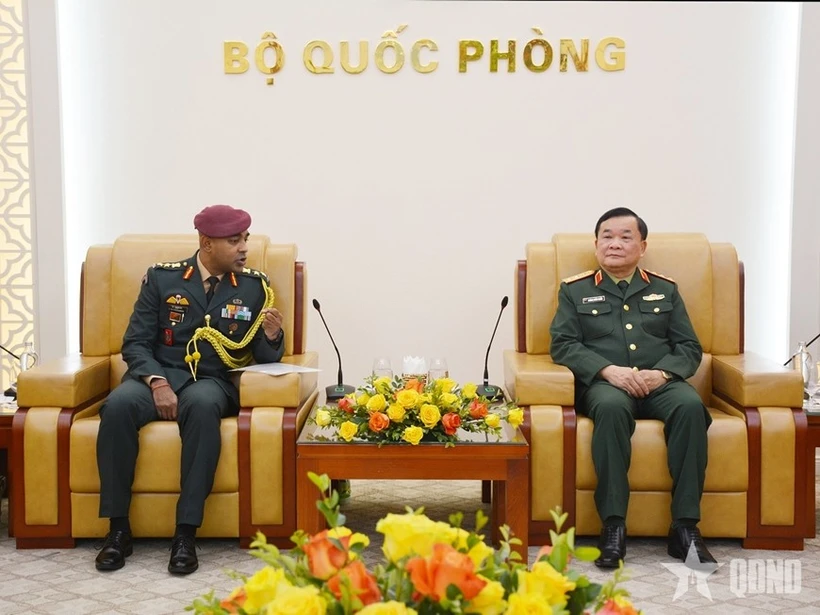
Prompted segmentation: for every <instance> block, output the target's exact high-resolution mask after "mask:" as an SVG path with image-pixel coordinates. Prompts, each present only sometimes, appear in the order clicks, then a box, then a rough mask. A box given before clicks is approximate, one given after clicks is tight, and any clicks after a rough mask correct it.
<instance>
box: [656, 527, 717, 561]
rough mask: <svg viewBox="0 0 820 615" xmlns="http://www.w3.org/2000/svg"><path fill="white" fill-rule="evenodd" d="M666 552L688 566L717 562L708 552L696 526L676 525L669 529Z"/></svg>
mask: <svg viewBox="0 0 820 615" xmlns="http://www.w3.org/2000/svg"><path fill="white" fill-rule="evenodd" d="M667 553H669V555H671V556H672V557H676V558H678V559H680V560H683V561H684V563H685V564H686V565H687V566H689V567H690V568H691V567H692V565H695V566H697V565H698V564H717V560H715V558H714V557H712V554H711V553H709V549H707V548H706V543H704V542H703V536H701V535H700V530H699V529H698V528H697V527H677V528H671V529H670V530H669V548H668V549H667Z"/></svg>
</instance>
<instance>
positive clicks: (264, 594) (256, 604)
mask: <svg viewBox="0 0 820 615" xmlns="http://www.w3.org/2000/svg"><path fill="white" fill-rule="evenodd" d="M288 585H289V583H288V582H287V581H286V580H285V573H284V571H283V570H282V569H281V568H273V567H272V566H265V567H264V568H262V569H261V570H260V571H258V572H257V573H256V574H254V575H253V576H252V577H251V578H249V579H248V580H247V581H246V582H245V596H246V597H245V603H244V604H243V606H242V608H243V609H245V611H246V612H247V613H250V614H254V613H258V612H259V611H260V609H262V608H264V606H265V605H266V604H268V603H269V602H271V601H272V600H273V599H274V598H276V595H277V594H278V593H279V591H280V590H281V589H282V588H284V587H287V586H288Z"/></svg>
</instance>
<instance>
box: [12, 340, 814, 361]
mask: <svg viewBox="0 0 820 615" xmlns="http://www.w3.org/2000/svg"><path fill="white" fill-rule="evenodd" d="M818 337H820V333H818V334H817V335H815V336H814V337H813V338H811V341H810V342H809V343H808V344H806V348H808V347H809V346H811V345H812V344H814V342H816V341H817V338H818ZM3 350H5V348H4V349H3ZM799 353H800V351H799V350H798V351H797V352H795V353H794V354H793V355H792V356H790V357H789V358H788V359H787V360H786V362H785V363H784V364H783V367H787V366H788V365H789V363H790V362H791V360H792V359H793V358H795V357H796V356H797V355H798V354H799Z"/></svg>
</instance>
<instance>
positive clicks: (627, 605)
mask: <svg viewBox="0 0 820 615" xmlns="http://www.w3.org/2000/svg"><path fill="white" fill-rule="evenodd" d="M598 613H599V614H600V613H603V615H638V611H636V610H635V607H634V606H632V603H631V602H629V600H627V599H626V598H624V597H622V596H618V597H617V598H610V599H609V600H607V601H606V602H605V603H604V606H603V607H602V608H601V610H600V611H598Z"/></svg>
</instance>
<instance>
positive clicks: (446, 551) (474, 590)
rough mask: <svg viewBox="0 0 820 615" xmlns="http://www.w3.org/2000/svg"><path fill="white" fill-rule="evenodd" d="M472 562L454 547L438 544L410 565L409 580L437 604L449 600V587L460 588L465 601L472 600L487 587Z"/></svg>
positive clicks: (408, 566) (408, 563)
mask: <svg viewBox="0 0 820 615" xmlns="http://www.w3.org/2000/svg"><path fill="white" fill-rule="evenodd" d="M474 569H475V565H474V564H473V560H471V559H470V557H469V556H468V555H467V554H466V553H459V552H458V551H457V550H456V549H455V548H453V547H452V546H451V545H448V544H443V543H436V544H435V545H433V553H432V555H430V556H429V557H427V558H422V557H414V558H412V559H411V560H410V561H409V562H407V571H408V572H409V573H410V580H411V581H412V582H413V586H414V587H415V588H416V593H417V594H419V595H421V596H428V597H429V598H430V599H431V600H434V601H435V602H440V601H441V599H442V598H445V597H447V588H448V587H449V586H450V585H455V586H456V587H458V589H459V591H460V592H461V594H462V596H464V600H472V599H473V598H475V597H476V596H477V595H478V593H479V592H480V591H481V590H482V589H483V588H484V586H485V585H486V584H487V581H485V580H484V579H482V578H480V577H478V576H477V575H476V574H475V571H474Z"/></svg>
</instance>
